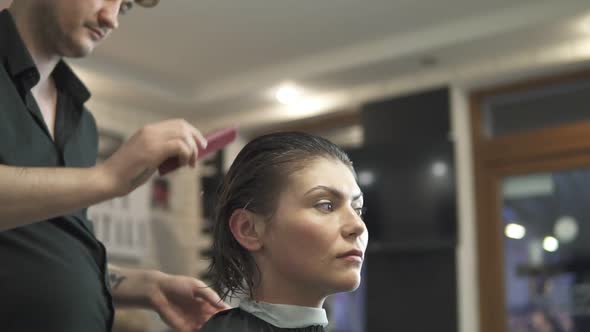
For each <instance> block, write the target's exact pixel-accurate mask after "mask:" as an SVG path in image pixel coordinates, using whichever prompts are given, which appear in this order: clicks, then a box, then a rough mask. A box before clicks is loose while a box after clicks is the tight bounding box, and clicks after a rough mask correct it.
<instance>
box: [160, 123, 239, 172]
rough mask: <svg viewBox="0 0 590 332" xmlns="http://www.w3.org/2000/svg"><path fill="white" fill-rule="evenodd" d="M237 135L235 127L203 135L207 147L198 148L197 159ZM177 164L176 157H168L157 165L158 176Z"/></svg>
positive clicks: (225, 143)
mask: <svg viewBox="0 0 590 332" xmlns="http://www.w3.org/2000/svg"><path fill="white" fill-rule="evenodd" d="M237 135H238V129H237V128H236V127H229V128H224V129H220V130H217V131H214V132H213V133H211V134H209V135H207V136H206V137H205V138H206V139H207V148H205V149H201V148H198V149H199V155H198V156H197V160H200V159H202V158H204V157H205V156H207V155H209V154H211V153H213V152H215V151H217V150H219V149H221V148H223V147H225V146H226V145H228V144H229V143H231V142H233V141H234V140H235V139H236V137H237ZM179 166H180V164H179V162H178V158H176V157H172V158H168V159H166V160H165V161H164V162H163V163H162V164H161V165H160V166H159V167H158V172H159V173H160V176H164V175H165V174H168V173H170V172H172V171H174V170H176V169H177V168H178V167H179Z"/></svg>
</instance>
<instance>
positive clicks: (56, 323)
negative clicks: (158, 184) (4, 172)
mask: <svg viewBox="0 0 590 332" xmlns="http://www.w3.org/2000/svg"><path fill="white" fill-rule="evenodd" d="M52 75H53V78H54V80H55V83H56V86H57V89H58V102H57V114H56V120H55V140H52V139H51V136H50V134H49V131H48V129H47V126H46V124H45V121H44V120H43V117H42V115H41V111H40V109H39V107H38V106H37V103H36V102H35V99H34V98H33V95H32V93H31V88H32V87H34V86H35V85H36V84H37V83H38V82H39V72H38V70H37V68H36V66H35V64H34V62H33V60H32V58H31V55H30V54H29V52H28V51H27V49H26V47H25V45H24V43H23V41H22V39H21V38H20V36H19V34H18V31H17V28H16V26H15V23H14V20H13V18H12V16H11V14H10V13H9V12H8V11H7V10H4V11H1V12H0V164H3V165H8V166H21V167H91V166H93V165H94V163H95V161H96V154H97V149H98V144H97V141H98V139H97V129H96V123H95V121H94V118H93V117H92V115H91V114H90V113H89V112H88V111H87V110H86V109H85V107H84V103H85V102H86V101H87V100H88V99H89V98H90V93H89V92H88V90H87V89H86V88H85V87H84V85H83V84H82V82H80V80H79V79H78V78H77V77H76V75H75V74H74V73H73V72H72V71H71V69H70V68H69V67H68V66H67V65H66V64H65V63H64V62H63V61H60V62H59V64H58V65H57V67H56V68H55V70H54V72H53V73H52ZM0 190H10V188H0ZM0 204H1V203H0ZM30 208H31V209H34V208H35V202H30ZM106 264H107V262H106V255H105V250H104V247H103V246H102V244H101V243H100V242H99V241H98V240H97V239H96V238H95V237H94V233H93V228H92V224H91V223H90V222H89V220H88V219H87V217H86V209H83V210H80V211H76V212H74V213H71V214H68V215H64V216H61V217H57V218H52V219H49V220H44V221H41V222H37V223H33V224H30V225H27V226H22V227H18V228H15V229H11V230H8V231H2V232H0V330H1V331H7V332H8V331H23V332H29V331H30V332H32V331H44V332H82V331H84V332H106V331H110V330H111V327H112V320H113V315H114V311H113V304H112V298H111V294H110V289H109V284H108V278H107V277H106Z"/></svg>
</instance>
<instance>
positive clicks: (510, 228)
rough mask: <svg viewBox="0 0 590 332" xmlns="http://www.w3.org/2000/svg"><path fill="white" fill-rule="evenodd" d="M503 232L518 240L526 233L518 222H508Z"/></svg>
mask: <svg viewBox="0 0 590 332" xmlns="http://www.w3.org/2000/svg"><path fill="white" fill-rule="evenodd" d="M504 233H505V234H506V236H507V237H509V238H511V239H515V240H520V239H522V238H523V237H524V236H525V235H526V228H524V226H522V225H519V224H508V225H506V228H505V229H504Z"/></svg>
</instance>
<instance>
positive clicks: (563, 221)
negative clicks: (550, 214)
mask: <svg viewBox="0 0 590 332" xmlns="http://www.w3.org/2000/svg"><path fill="white" fill-rule="evenodd" d="M578 229H579V228H578V222H577V221H576V219H575V218H574V217H570V216H562V217H559V219H557V221H556V222H555V227H554V229H553V232H554V233H555V237H556V238H557V239H559V241H561V242H563V243H570V242H572V241H574V240H575V239H576V237H578Z"/></svg>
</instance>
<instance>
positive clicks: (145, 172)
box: [131, 168, 154, 189]
mask: <svg viewBox="0 0 590 332" xmlns="http://www.w3.org/2000/svg"><path fill="white" fill-rule="evenodd" d="M153 171H154V169H152V168H146V169H144V170H143V171H142V172H141V173H139V175H138V176H136V177H134V178H133V179H132V180H131V188H134V189H135V188H137V187H138V186H139V185H140V184H142V183H143V182H144V181H145V180H147V178H148V177H149V176H150V174H152V172H153Z"/></svg>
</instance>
